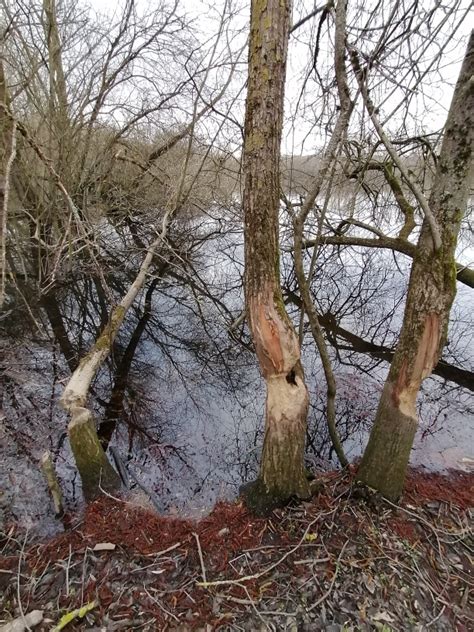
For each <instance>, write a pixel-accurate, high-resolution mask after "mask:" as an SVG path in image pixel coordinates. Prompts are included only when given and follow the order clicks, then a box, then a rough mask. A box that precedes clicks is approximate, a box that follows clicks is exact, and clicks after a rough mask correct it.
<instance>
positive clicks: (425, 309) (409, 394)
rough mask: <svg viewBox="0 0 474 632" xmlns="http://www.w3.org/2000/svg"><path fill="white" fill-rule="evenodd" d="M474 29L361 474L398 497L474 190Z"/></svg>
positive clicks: (443, 332)
mask: <svg viewBox="0 0 474 632" xmlns="http://www.w3.org/2000/svg"><path fill="white" fill-rule="evenodd" d="M473 75H474V32H473V33H472V34H471V38H470V41H469V45H468V49H467V52H466V57H465V59H464V63H463V66H462V68H461V73H460V75H459V79H458V82H457V84H456V88H455V92H454V96H453V100H452V103H451V108H450V111H449V115H448V120H447V124H446V130H445V134H444V139H443V144H442V147H441V154H440V157H439V162H438V168H437V173H436V177H435V181H434V185H433V189H432V191H431V195H430V199H429V206H430V209H431V213H432V215H433V216H434V218H435V220H436V222H437V225H438V230H439V232H440V237H441V246H440V247H439V248H435V245H434V240H433V231H432V228H431V226H430V225H429V224H428V221H427V220H426V219H425V220H424V222H423V226H422V230H421V234H420V238H419V241H418V245H417V249H416V252H415V255H414V260H413V266H412V270H411V275H410V283H409V289H408V297H407V304H406V308H405V315H404V320H403V326H402V330H401V334H400V339H399V342H398V346H397V349H396V351H395V354H394V357H393V360H392V364H391V366H390V371H389V374H388V377H387V381H386V383H385V386H384V390H383V393H382V396H381V399H380V403H379V408H378V411H377V416H376V420H375V424H374V427H373V430H372V433H371V435H370V439H369V443H368V445H367V448H366V450H365V453H364V456H363V458H362V462H361V465H360V468H359V473H358V478H359V479H360V480H361V481H362V482H363V483H365V484H367V485H369V486H370V487H373V488H375V489H377V490H378V491H380V492H381V493H382V494H383V495H384V496H386V497H387V498H389V499H391V500H395V501H396V500H398V498H399V497H400V495H401V493H402V491H403V485H404V480H405V472H406V469H407V465H408V460H409V456H410V451H411V448H412V445H413V440H414V437H415V434H416V430H417V427H418V416H417V411H416V399H417V395H418V392H419V389H420V386H421V383H422V381H423V380H424V379H425V378H426V377H428V376H429V375H430V374H431V373H432V371H433V369H434V367H435V366H436V364H437V362H438V360H439V358H440V355H441V352H442V350H443V347H444V345H445V342H446V336H447V328H448V321H449V313H450V310H451V305H452V302H453V300H454V296H455V293H456V272H457V270H456V263H455V259H454V251H455V248H456V241H457V236H458V232H459V228H460V225H461V220H462V217H463V214H464V213H465V210H466V205H467V199H468V195H469V184H470V182H471V174H472V170H473V163H474V161H473V154H472V144H473V141H474V83H473Z"/></svg>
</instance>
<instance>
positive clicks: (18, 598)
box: [16, 529, 31, 632]
mask: <svg viewBox="0 0 474 632" xmlns="http://www.w3.org/2000/svg"><path fill="white" fill-rule="evenodd" d="M28 533H29V529H28V530H27V531H26V535H25V539H24V540H23V544H22V547H21V550H20V555H19V557H18V574H17V578H16V597H17V601H18V610H19V611H20V616H21V618H22V621H23V625H24V626H25V628H26V629H27V630H30V632H31V628H30V626H29V625H28V621H27V620H26V618H25V613H24V612H23V606H22V605H21V585H20V579H21V562H22V560H23V553H24V551H25V546H26V541H27V539H28Z"/></svg>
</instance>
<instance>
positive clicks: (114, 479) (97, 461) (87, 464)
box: [68, 408, 121, 500]
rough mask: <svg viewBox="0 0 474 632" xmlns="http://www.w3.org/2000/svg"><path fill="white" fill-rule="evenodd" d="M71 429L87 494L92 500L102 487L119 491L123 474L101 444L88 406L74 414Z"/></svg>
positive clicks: (77, 462)
mask: <svg viewBox="0 0 474 632" xmlns="http://www.w3.org/2000/svg"><path fill="white" fill-rule="evenodd" d="M68 430H69V441H70V443H71V449H72V452H73V454H74V460H75V462H76V466H77V469H78V470H79V474H80V476H81V481H82V492H83V494H84V498H85V499H86V500H93V499H94V498H96V497H97V496H98V495H100V494H101V493H102V491H105V492H108V493H112V494H113V493H114V492H116V491H118V490H119V489H120V487H121V481H120V477H119V475H118V474H117V472H116V471H115V470H114V468H113V467H112V465H111V464H110V462H109V460H108V459H107V456H106V454H105V452H104V450H103V448H102V445H101V443H100V441H99V438H98V436H97V431H96V428H95V422H94V419H93V417H92V414H91V413H90V412H89V411H88V410H86V409H85V408H84V409H81V410H80V411H78V412H77V413H75V414H74V415H73V420H72V421H71V423H70V424H69V427H68Z"/></svg>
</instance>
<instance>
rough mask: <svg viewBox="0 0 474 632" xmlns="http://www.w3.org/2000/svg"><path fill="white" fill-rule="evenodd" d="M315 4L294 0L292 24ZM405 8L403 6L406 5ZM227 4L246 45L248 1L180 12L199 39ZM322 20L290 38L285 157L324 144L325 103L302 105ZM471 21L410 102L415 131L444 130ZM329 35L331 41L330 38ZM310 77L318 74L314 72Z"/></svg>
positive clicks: (198, 3) (186, 4) (464, 3)
mask: <svg viewBox="0 0 474 632" xmlns="http://www.w3.org/2000/svg"><path fill="white" fill-rule="evenodd" d="M455 1H456V0H450V1H449V2H447V3H446V4H447V5H448V7H449V6H453V5H454V3H455ZM373 2H375V0H365V1H364V0H360V2H356V1H355V0H349V11H351V10H352V11H354V10H355V9H356V8H357V5H358V4H362V6H363V11H365V13H366V14H367V15H369V14H370V11H371V5H373ZM90 4H91V5H92V6H93V8H94V9H95V10H96V11H104V12H107V13H109V14H110V12H113V11H117V10H118V9H117V7H120V6H121V5H122V4H123V0H122V2H119V3H117V2H116V0H115V1H114V0H93V2H91V3H90ZM137 4H138V6H139V7H146V6H150V7H156V6H157V2H155V0H149V1H148V2H147V1H146V0H137ZM315 4H316V6H318V5H319V4H320V3H319V2H318V3H314V2H313V0H295V10H294V21H296V20H297V19H299V18H300V17H301V16H302V15H307V14H308V13H309V12H310V11H311V10H312V9H313V8H314V6H315ZM401 4H402V5H403V2H402V3H401ZM419 4H420V5H421V8H420V10H422V11H423V10H424V11H427V10H429V9H431V8H433V7H436V6H441V1H440V0H420V3H419ZM224 5H226V6H227V7H229V6H230V7H232V8H233V9H234V10H235V12H236V18H235V21H234V26H233V28H235V29H236V30H238V29H241V30H242V34H241V35H240V37H239V38H238V41H240V42H241V43H242V42H244V40H245V37H246V36H247V33H248V28H247V24H248V21H249V11H250V9H249V3H248V2H245V0H216V1H215V2H206V1H205V0H180V2H179V3H178V8H179V10H182V11H183V12H186V14H187V15H188V16H191V17H193V18H194V19H195V25H196V30H195V34H196V35H197V36H198V37H199V39H205V38H207V37H210V36H212V35H213V34H214V33H216V31H217V29H218V24H219V14H220V12H221V10H222V8H223V7H224ZM385 6H389V3H388V2H387V3H385ZM461 7H463V10H464V11H466V10H469V7H471V16H472V17H474V11H473V9H472V3H471V2H470V1H469V0H461ZM377 17H379V19H380V20H381V21H383V20H384V19H385V16H383V15H380V16H377V15H376V19H377ZM318 19H319V16H317V17H316V18H313V19H312V20H311V21H310V22H308V23H307V24H306V25H305V26H304V27H303V28H302V29H301V30H299V31H298V32H297V37H291V39H290V47H289V62H288V71H287V89H286V108H285V111H286V115H287V123H286V125H285V130H284V135H283V144H282V151H283V153H286V154H289V153H303V154H310V153H314V152H315V151H316V150H317V149H318V147H320V146H321V145H322V144H324V142H325V132H324V127H325V123H326V120H325V119H324V117H323V118H321V111H322V103H321V102H320V101H318V100H314V98H313V97H311V96H307V97H305V98H304V99H302V100H300V101H299V96H300V90H301V86H302V77H303V73H304V69H305V67H306V66H307V64H308V55H310V54H311V52H310V50H309V48H308V46H307V45H306V44H305V43H304V40H305V39H306V41H311V37H313V38H314V33H315V29H316V28H317V24H318ZM472 23H473V20H472V18H471V19H469V17H468V18H467V19H465V20H464V23H463V24H462V25H461V27H460V28H459V29H458V30H457V32H456V33H455V35H454V36H453V37H452V38H451V41H450V42H449V45H448V46H447V47H446V49H445V50H444V51H443V61H442V67H441V69H440V73H439V74H436V75H432V76H430V78H429V81H428V82H425V83H424V85H423V97H421V96H418V97H417V98H415V99H414V100H413V101H412V103H411V105H410V111H409V116H408V119H405V123H406V124H407V126H408V128H409V129H410V131H412V132H413V133H415V132H418V133H420V132H427V131H436V130H439V129H441V128H442V126H443V125H444V122H445V120H446V115H447V111H448V108H449V104H450V100H451V96H452V92H453V87H454V83H455V81H456V78H457V75H458V73H459V68H460V64H461V61H462V58H463V55H464V51H465V47H466V43H467V37H468V34H469V32H470V27H471V24H472ZM331 30H333V25H331ZM330 37H331V39H332V35H331V36H330ZM435 50H436V42H435V45H434V47H432V49H431V50H430V51H428V52H427V55H426V59H427V60H429V58H430V55H432V54H433V52H434V51H435ZM328 52H329V51H328V40H327V39H326V38H323V39H322V40H321V50H320V55H319V59H318V67H319V66H321V69H320V72H321V74H323V73H324V70H325V66H327V68H328V70H329V73H330V72H331V67H332V51H330V52H329V55H330V59H329V61H328V63H326V58H327V57H328ZM243 60H244V61H246V54H245V55H244V56H243ZM243 67H244V66H243ZM312 76H314V73H313V75H312ZM240 81H242V78H240ZM307 85H308V87H311V86H312V78H310V80H309V81H308V84H307ZM313 85H314V84H313ZM242 94H243V93H242ZM386 95H387V88H385V89H384V88H381V91H379V92H377V93H375V92H374V96H373V99H374V101H375V104H376V105H379V104H380V101H378V100H377V99H380V100H382V99H383V98H384V97H385V96H386ZM312 100H313V101H314V106H312V105H311V101H312ZM399 102H400V91H397V92H396V93H395V94H394V95H392V97H391V98H390V99H389V100H388V102H387V103H385V104H383V105H382V107H381V116H383V115H387V114H388V113H389V112H390V111H391V110H393V108H394V106H395V105H396V104H398V103H399ZM297 103H299V110H298V115H297V117H296V118H295V121H294V124H293V125H292V124H291V120H290V119H291V116H295V109H296V105H297ZM305 108H306V109H305ZM400 112H401V110H399V111H398V113H397V114H396V115H395V116H394V117H393V118H392V119H390V123H389V125H388V129H389V131H390V132H391V133H392V134H396V132H397V128H398V127H399V125H400V122H401V119H400ZM233 115H234V117H235V118H237V119H238V120H239V121H240V122H243V116H244V108H243V101H242V100H241V101H240V103H239V104H238V105H236V106H235V108H234V110H233Z"/></svg>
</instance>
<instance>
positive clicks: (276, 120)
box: [243, 0, 309, 513]
mask: <svg viewBox="0 0 474 632" xmlns="http://www.w3.org/2000/svg"><path fill="white" fill-rule="evenodd" d="M290 13H291V1H290V0H267V1H265V2H260V1H258V0H253V1H252V7H251V26H250V50H249V81H248V92H247V102H246V118H245V146H244V195H243V206H244V215H245V298H246V306H247V313H248V321H249V324H250V330H251V333H252V338H253V341H254V344H255V349H256V353H257V357H258V361H259V364H260V370H261V372H262V374H263V377H264V379H265V382H266V387H267V398H266V408H265V438H264V444H263V453H262V459H261V466H260V474H259V478H258V479H257V481H255V482H253V483H251V484H250V485H247V486H245V487H244V488H243V495H244V498H245V500H246V503H247V505H248V506H249V508H250V509H251V510H253V511H254V512H255V513H266V512H268V511H270V510H271V509H273V508H274V507H276V506H278V505H280V504H283V503H285V502H286V501H287V500H288V499H289V498H291V497H292V496H297V497H300V498H304V497H308V496H309V485H308V481H307V479H306V476H305V469H304V448H305V436H306V417H307V412H308V391H307V388H306V385H305V382H304V376H303V369H302V366H301V362H300V348H299V342H298V338H297V336H296V333H295V331H294V329H293V327H292V324H291V322H290V319H289V318H288V315H287V313H286V311H285V307H284V304H283V300H282V294H281V289H280V278H279V277H280V273H279V247H278V241H279V240H278V214H279V199H280V195H279V192H280V174H279V168H280V164H279V163H280V143H281V132H282V124H283V96H284V87H285V69H286V56H287V48H288V36H289V24H290Z"/></svg>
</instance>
